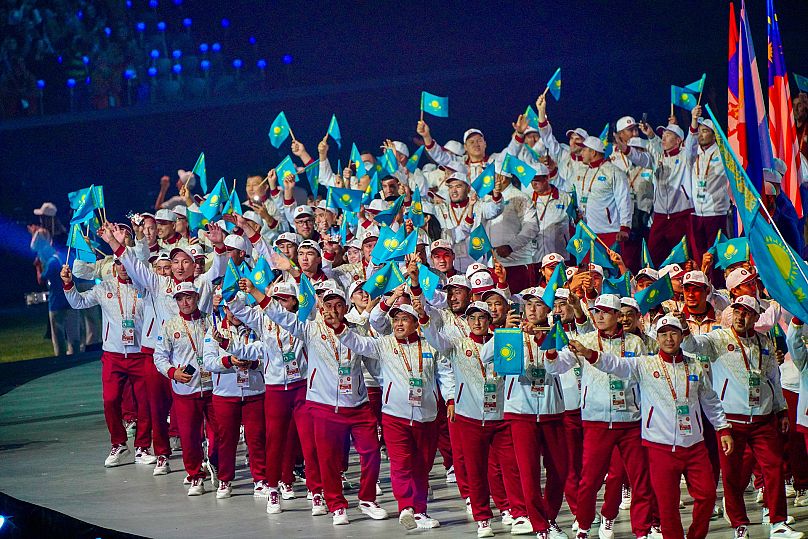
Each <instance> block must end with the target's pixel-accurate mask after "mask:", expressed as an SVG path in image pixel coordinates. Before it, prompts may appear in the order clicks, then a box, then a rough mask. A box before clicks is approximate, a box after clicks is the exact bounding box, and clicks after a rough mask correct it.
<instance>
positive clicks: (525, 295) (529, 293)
mask: <svg viewBox="0 0 808 539" xmlns="http://www.w3.org/2000/svg"><path fill="white" fill-rule="evenodd" d="M543 295H544V288H542V287H541V286H531V287H530V288H526V289H524V290H522V291H521V292H519V296H521V298H522V299H529V298H536V299H541V298H542V296H543Z"/></svg>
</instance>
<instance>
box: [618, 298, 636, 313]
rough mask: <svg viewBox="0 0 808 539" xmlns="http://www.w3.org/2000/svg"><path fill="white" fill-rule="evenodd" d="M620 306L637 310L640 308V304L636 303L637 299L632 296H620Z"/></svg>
mask: <svg viewBox="0 0 808 539" xmlns="http://www.w3.org/2000/svg"><path fill="white" fill-rule="evenodd" d="M620 306H621V307H631V308H633V309H636V310H637V311H639V310H640V304H639V303H637V300H636V299H634V298H620Z"/></svg>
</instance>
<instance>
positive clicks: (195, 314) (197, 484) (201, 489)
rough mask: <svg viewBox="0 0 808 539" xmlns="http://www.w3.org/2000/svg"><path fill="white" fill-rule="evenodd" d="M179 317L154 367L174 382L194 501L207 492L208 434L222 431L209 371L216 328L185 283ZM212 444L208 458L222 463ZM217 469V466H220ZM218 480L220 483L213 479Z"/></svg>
mask: <svg viewBox="0 0 808 539" xmlns="http://www.w3.org/2000/svg"><path fill="white" fill-rule="evenodd" d="M173 296H174V299H175V300H176V302H177V306H178V310H179V314H178V315H176V316H174V317H172V318H170V319H168V320H166V322H165V323H164V324H163V327H162V329H161V330H160V335H159V336H158V337H157V347H156V348H155V350H154V366H155V367H157V370H158V371H160V372H161V373H162V374H163V376H165V377H166V378H168V379H169V380H171V389H172V390H173V391H174V407H173V410H174V413H175V414H176V415H177V425H178V427H179V431H180V440H181V442H182V462H183V464H184V465H185V471H186V473H187V474H188V477H189V478H190V480H191V485H190V487H189V488H188V496H199V495H201V494H204V493H205V485H204V481H203V480H204V477H205V474H204V472H203V470H202V430H203V424H204V423H207V427H208V431H210V430H212V431H213V432H215V431H216V427H215V419H214V411H213V404H212V401H211V396H212V391H213V377H212V375H211V373H210V371H206V370H205V369H204V359H203V357H204V345H205V334H206V333H207V331H208V329H209V328H210V326H211V322H210V320H209V317H208V316H206V315H205V314H204V313H203V312H202V311H200V310H199V293H198V292H197V290H196V287H195V286H194V284H193V283H190V282H181V283H179V284H178V285H177V286H176V287H175V289H174V292H173ZM208 443H213V445H214V447H213V448H209V451H208V454H209V455H210V458H211V460H212V461H216V460H217V456H216V453H217V451H216V447H215V446H216V442H215V437H213V439H212V440H211V437H210V436H209V438H208ZM214 464H215V462H214ZM211 479H212V480H213V481H214V487H216V486H217V485H216V484H215V481H216V479H215V478H213V477H212V478H211Z"/></svg>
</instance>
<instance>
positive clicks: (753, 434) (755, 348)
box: [682, 296, 803, 539]
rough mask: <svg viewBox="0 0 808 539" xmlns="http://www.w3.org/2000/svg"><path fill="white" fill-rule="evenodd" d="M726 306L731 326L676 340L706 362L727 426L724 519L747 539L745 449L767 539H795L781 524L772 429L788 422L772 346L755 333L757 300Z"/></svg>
mask: <svg viewBox="0 0 808 539" xmlns="http://www.w3.org/2000/svg"><path fill="white" fill-rule="evenodd" d="M730 308H731V309H732V326H731V327H729V328H721V329H716V330H713V331H711V332H709V333H707V334H706V335H691V334H690V332H689V331H687V330H686V331H685V339H684V340H683V341H682V350H683V351H685V352H688V353H691V354H696V355H705V356H708V357H709V358H710V361H711V363H712V364H711V371H712V383H713V389H715V391H716V393H718V397H719V398H720V399H721V403H722V405H723V407H724V411H725V412H726V414H727V419H728V420H729V421H730V423H731V424H732V436H733V439H734V440H735V451H734V452H733V453H732V454H730V455H725V454H723V453H722V454H719V457H720V459H721V473H722V477H723V482H724V505H725V507H726V516H727V517H728V518H729V521H730V524H731V525H732V527H733V528H735V537H736V538H745V537H748V536H749V516H748V515H747V512H746V507H745V505H744V489H745V488H746V485H747V484H748V483H749V471H748V470H744V466H743V458H744V452H745V451H746V448H747V446H748V447H751V449H752V453H753V454H754V457H755V459H756V460H757V462H758V463H759V464H760V466H761V468H762V471H763V482H764V485H765V489H766V496H765V500H764V501H765V503H766V505H767V507H768V509H769V519H770V522H771V529H770V537H782V538H788V539H799V538H800V537H803V534H802V533H801V532H796V531H794V530H793V529H792V528H791V527H790V526H789V525H788V524H787V523H786V519H787V517H788V515H787V504H786V495H785V479H784V477H783V455H782V451H783V447H782V441H781V438H780V436H779V433H778V431H780V432H787V431H788V428H789V422H788V415H787V404H786V401H785V398H784V397H783V389H782V387H781V386H780V369H779V367H778V365H777V362H776V360H775V358H774V355H773V354H772V353H771V350H773V346H772V342H771V339H770V337H769V336H768V335H766V334H761V333H758V332H757V331H755V322H757V319H758V317H759V316H760V312H761V309H760V303H758V300H757V299H755V298H754V297H752V296H740V297H738V298H736V299H735V301H733V303H732V305H731V306H730Z"/></svg>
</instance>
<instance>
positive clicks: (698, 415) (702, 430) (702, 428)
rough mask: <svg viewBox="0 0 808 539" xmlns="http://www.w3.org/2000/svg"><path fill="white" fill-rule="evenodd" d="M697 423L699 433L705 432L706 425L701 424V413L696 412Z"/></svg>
mask: <svg viewBox="0 0 808 539" xmlns="http://www.w3.org/2000/svg"><path fill="white" fill-rule="evenodd" d="M696 424H697V425H698V426H699V434H703V433H704V427H702V426H701V414H696Z"/></svg>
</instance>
